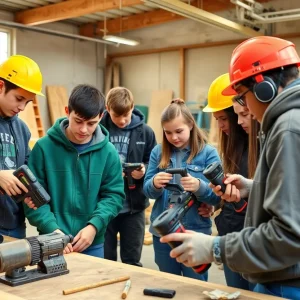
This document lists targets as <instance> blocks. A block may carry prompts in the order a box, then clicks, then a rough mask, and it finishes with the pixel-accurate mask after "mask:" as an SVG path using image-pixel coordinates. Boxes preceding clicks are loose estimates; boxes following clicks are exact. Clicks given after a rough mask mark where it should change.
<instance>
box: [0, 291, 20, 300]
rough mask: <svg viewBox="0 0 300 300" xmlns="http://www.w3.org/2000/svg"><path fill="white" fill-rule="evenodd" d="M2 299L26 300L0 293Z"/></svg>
mask: <svg viewBox="0 0 300 300" xmlns="http://www.w3.org/2000/svg"><path fill="white" fill-rule="evenodd" d="M0 299H1V300H24V298H20V297H18V296H14V295H12V294H8V293H5V292H1V291H0Z"/></svg>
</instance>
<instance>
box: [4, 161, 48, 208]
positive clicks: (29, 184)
mask: <svg viewBox="0 0 300 300" xmlns="http://www.w3.org/2000/svg"><path fill="white" fill-rule="evenodd" d="M13 174H14V175H15V176H16V177H17V178H18V179H19V180H20V181H21V182H22V183H23V184H24V185H25V186H26V188H27V189H28V193H25V192H24V191H22V194H18V195H12V196H11V198H12V199H13V200H14V201H15V202H16V203H19V202H21V201H23V200H24V199H25V198H26V197H31V199H32V202H33V203H34V205H35V206H36V207H40V206H42V205H44V204H47V203H49V201H50V196H49V194H48V193H47V192H46V190H45V189H44V188H43V186H42V185H41V184H40V183H39V182H38V181H37V179H36V177H35V176H34V175H33V173H32V172H31V171H30V169H29V168H28V167H27V166H26V165H22V166H21V167H20V168H18V169H17V170H15V171H14V172H13ZM0 189H1V193H2V194H5V191H4V190H3V189H2V188H1V187H0Z"/></svg>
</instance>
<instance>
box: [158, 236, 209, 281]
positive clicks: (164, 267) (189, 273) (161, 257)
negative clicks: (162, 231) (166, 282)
mask: <svg viewBox="0 0 300 300" xmlns="http://www.w3.org/2000/svg"><path fill="white" fill-rule="evenodd" d="M153 247H154V255H155V263H156V264H157V265H158V267H159V270H160V271H162V272H167V273H171V274H175V275H182V276H184V277H189V278H194V279H199V280H203V281H207V279H208V272H205V273H203V274H197V273H195V272H194V270H193V269H192V268H189V267H186V266H185V265H183V264H181V263H178V262H177V261H176V259H175V258H171V257H170V251H171V250H172V249H171V247H170V246H169V245H168V244H163V243H161V242H160V241H159V238H158V237H156V236H153Z"/></svg>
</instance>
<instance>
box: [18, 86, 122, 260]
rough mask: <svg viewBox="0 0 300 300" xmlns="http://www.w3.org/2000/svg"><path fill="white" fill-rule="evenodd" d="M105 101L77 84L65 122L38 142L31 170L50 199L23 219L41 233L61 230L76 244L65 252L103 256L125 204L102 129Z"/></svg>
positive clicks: (114, 158) (113, 153) (116, 161)
mask: <svg viewBox="0 0 300 300" xmlns="http://www.w3.org/2000/svg"><path fill="white" fill-rule="evenodd" d="M104 108H105V98H104V96H103V94H102V93H101V92H100V91H98V90H97V89H96V88H94V87H92V86H89V85H78V86H77V87H75V88H74V89H73V91H72V93H71V96H70V99H69V103H68V107H66V114H67V118H61V119H58V120H57V121H56V123H55V124H54V125H53V126H52V128H50V129H49V130H48V132H47V136H45V137H43V138H41V139H39V140H38V141H37V143H36V144H35V146H34V148H33V150H32V152H31V155H30V158H29V164H28V165H29V168H30V169H31V170H32V171H33V173H34V174H35V175H36V177H37V179H38V181H39V182H40V183H41V184H42V185H43V186H44V188H45V189H46V190H47V191H48V193H49V194H50V196H51V201H50V203H49V204H48V205H44V206H42V207H40V208H39V209H38V210H35V211H34V210H32V209H29V208H28V209H27V207H26V206H24V209H25V215H26V217H27V218H28V220H29V222H30V224H31V225H33V226H36V227H37V229H38V231H39V233H41V234H46V233H51V232H53V231H62V232H63V233H65V234H72V235H73V236H74V241H73V243H72V245H71V244H69V245H68V246H67V247H66V249H65V253H69V252H72V251H74V252H81V253H84V254H88V255H92V256H97V257H103V242H104V233H105V231H106V227H107V225H108V223H109V222H110V221H111V220H112V219H113V218H114V217H115V216H117V215H118V213H119V211H120V210H121V208H122V206H123V199H124V198H125V194H124V183H123V178H122V168H121V163H120V159H119V156H118V153H117V151H116V149H115V148H114V146H113V145H112V144H111V143H110V142H109V140H108V132H107V130H106V129H105V128H104V127H103V126H102V125H99V122H100V120H101V117H102V114H103V111H104Z"/></svg>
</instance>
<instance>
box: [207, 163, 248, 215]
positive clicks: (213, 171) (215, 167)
mask: <svg viewBox="0 0 300 300" xmlns="http://www.w3.org/2000/svg"><path fill="white" fill-rule="evenodd" d="M203 175H204V176H205V177H206V178H207V179H208V180H209V181H210V182H211V183H212V184H213V185H215V186H217V185H220V186H221V191H222V192H223V193H224V192H225V190H226V185H225V184H224V180H225V179H226V177H225V176H224V172H223V168H222V165H221V164H220V163H219V162H213V163H211V164H209V165H208V166H207V167H206V168H205V170H204V171H203ZM230 203H232V204H233V206H234V209H235V211H236V212H241V211H243V210H244V208H245V207H246V206H247V204H248V203H247V201H245V200H244V199H241V200H240V201H239V202H230Z"/></svg>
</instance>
